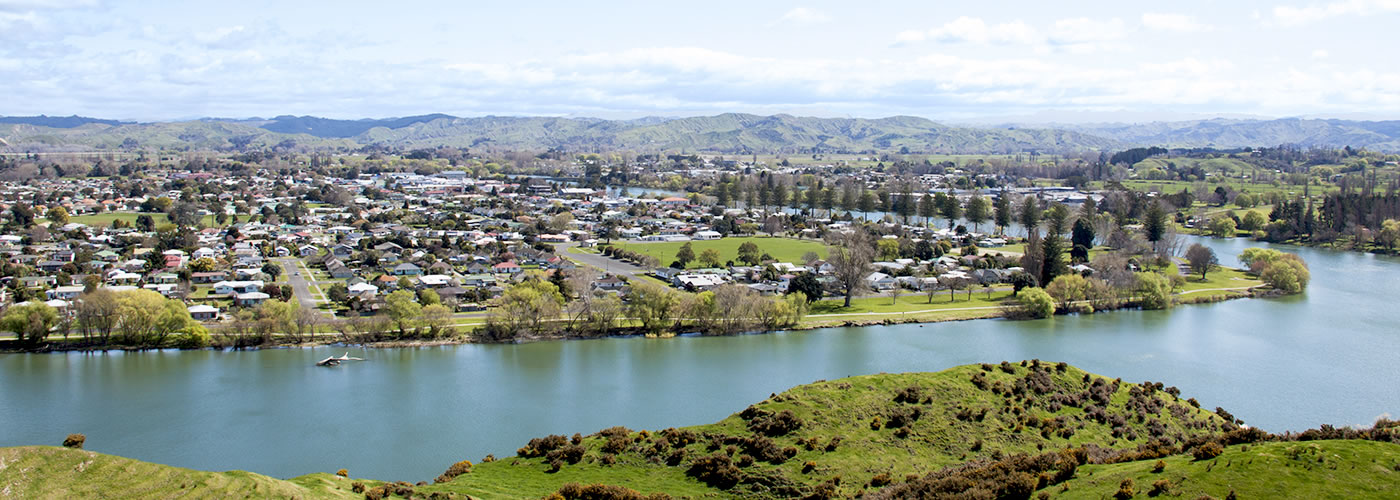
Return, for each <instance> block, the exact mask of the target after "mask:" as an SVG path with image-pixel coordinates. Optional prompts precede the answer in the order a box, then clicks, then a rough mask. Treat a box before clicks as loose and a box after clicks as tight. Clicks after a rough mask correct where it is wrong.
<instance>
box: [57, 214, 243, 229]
mask: <svg viewBox="0 0 1400 500" xmlns="http://www.w3.org/2000/svg"><path fill="white" fill-rule="evenodd" d="M140 215H142V214H141V213H137V212H102V213H99V214H87V215H74V216H72V217H69V218H68V221H69V222H76V223H79V224H87V225H89V226H110V225H112V221H114V220H118V219H120V220H124V221H126V222H128V223H131V224H132V225H135V224H136V217H138V216H140ZM145 215H149V216H151V219H152V220H154V221H155V223H156V225H160V224H168V223H169V222H170V218H169V217H166V215H165V214H163V213H148V214H145ZM248 219H249V216H247V215H239V216H236V217H229V223H232V222H233V221H235V220H237V221H239V222H247V221H248ZM201 224H203V225H204V226H205V227H215V226H217V224H216V223H215V221H214V216H212V215H206V216H204V220H203V221H202V222H201Z"/></svg>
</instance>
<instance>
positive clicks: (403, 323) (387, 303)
mask: <svg viewBox="0 0 1400 500" xmlns="http://www.w3.org/2000/svg"><path fill="white" fill-rule="evenodd" d="M384 310H385V312H387V313H388V314H389V319H391V320H393V321H394V323H395V324H396V325H397V326H398V327H399V335H400V336H404V335H408V328H409V327H411V326H413V323H414V322H415V321H417V319H418V315H419V314H420V313H422V312H423V306H421V305H419V304H418V302H416V301H414V296H413V292H410V291H408V290H395V291H393V292H392V293H390V294H389V296H388V297H385V298H384Z"/></svg>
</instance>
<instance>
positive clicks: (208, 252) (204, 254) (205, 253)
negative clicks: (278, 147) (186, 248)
mask: <svg viewBox="0 0 1400 500" xmlns="http://www.w3.org/2000/svg"><path fill="white" fill-rule="evenodd" d="M193 255H194V258H195V260H198V259H213V258H216V257H218V256H219V252H217V251H215V250H214V249H212V248H209V247H199V249H198V250H195V251H194V254H193ZM215 312H216V313H217V311H215Z"/></svg>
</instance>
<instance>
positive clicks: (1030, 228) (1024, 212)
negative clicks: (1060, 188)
mask: <svg viewBox="0 0 1400 500" xmlns="http://www.w3.org/2000/svg"><path fill="white" fill-rule="evenodd" d="M1017 216H1018V217H1019V218H1020V220H1019V222H1020V223H1021V226H1022V227H1025V228H1026V237H1027V238H1029V237H1030V236H1031V234H1032V233H1038V232H1039V229H1040V201H1039V200H1037V199H1035V197H1034V196H1026V197H1024V198H1021V209H1020V212H1019V213H1017ZM1042 283H1043V282H1042Z"/></svg>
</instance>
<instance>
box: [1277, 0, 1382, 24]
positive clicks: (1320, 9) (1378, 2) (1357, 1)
mask: <svg viewBox="0 0 1400 500" xmlns="http://www.w3.org/2000/svg"><path fill="white" fill-rule="evenodd" d="M1394 11H1400V0H1343V1H1338V2H1331V3H1325V4H1312V5H1308V6H1306V7H1294V6H1290V5H1280V6H1278V7H1274V21H1275V22H1277V23H1278V24H1280V25H1283V26H1297V25H1301V24H1307V23H1311V22H1316V21H1321V20H1323V19H1327V18H1330V17H1338V16H1347V15H1365V14H1371V13H1374V12H1394Z"/></svg>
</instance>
